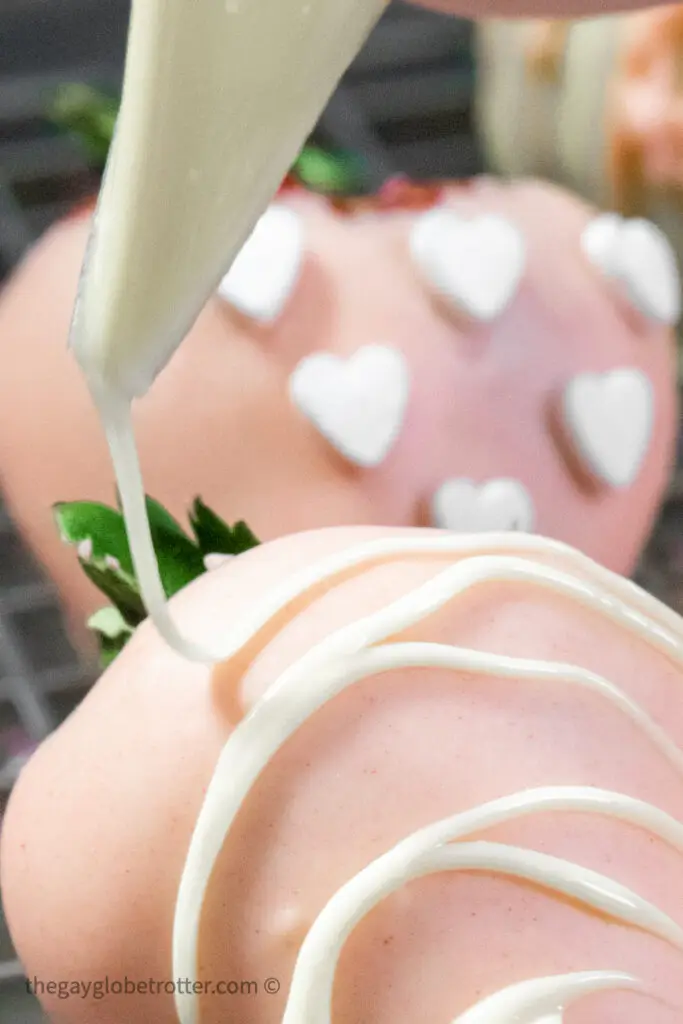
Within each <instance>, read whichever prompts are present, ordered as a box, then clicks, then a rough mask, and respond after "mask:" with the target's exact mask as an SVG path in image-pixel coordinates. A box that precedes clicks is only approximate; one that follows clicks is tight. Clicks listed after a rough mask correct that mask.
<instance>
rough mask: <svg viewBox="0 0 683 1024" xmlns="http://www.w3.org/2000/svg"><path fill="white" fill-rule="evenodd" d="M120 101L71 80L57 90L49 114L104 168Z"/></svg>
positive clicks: (60, 127)
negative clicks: (70, 82)
mask: <svg viewBox="0 0 683 1024" xmlns="http://www.w3.org/2000/svg"><path fill="white" fill-rule="evenodd" d="M118 112H119V100H118V99H116V98H115V97H113V96H108V95H107V94H106V93H102V92H100V91H99V90H97V89H93V88H92V87H91V86H89V85H84V84H82V83H72V84H68V85H64V86H62V87H61V88H60V89H58V90H57V92H56V93H55V95H54V96H53V98H52V102H51V103H50V105H49V108H48V117H49V119H50V120H51V121H52V122H53V124H55V125H56V126H57V127H58V128H59V129H61V130H62V131H64V132H67V133H68V134H69V135H72V136H73V137H74V138H76V139H77V140H78V142H79V143H80V144H81V145H82V146H83V148H84V150H85V152H86V154H87V156H88V158H89V159H90V160H91V161H92V163H93V164H94V165H95V167H98V168H103V167H104V165H105V163H106V162H107V155H108V153H109V148H110V146H111V142H112V138H113V137H114V127H115V125H116V118H117V116H118Z"/></svg>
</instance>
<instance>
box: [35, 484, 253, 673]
mask: <svg viewBox="0 0 683 1024" xmlns="http://www.w3.org/2000/svg"><path fill="white" fill-rule="evenodd" d="M117 501H118V504H119V506H120V500H118V496H117ZM146 501H147V512H148V515H149V521H150V530H151V533H152V541H153V543H154V550H155V553H156V556H157V561H158V565H159V574H160V576H161V581H162V583H163V586H164V591H165V593H166V596H167V597H172V596H173V595H174V594H175V593H177V592H178V591H179V590H181V589H182V588H183V587H185V586H186V585H187V584H188V583H191V582H192V581H193V580H195V579H197V577H198V576H201V575H203V573H205V572H206V566H205V564H204V558H205V556H206V555H209V554H221V555H239V554H241V553H242V552H243V551H248V550H249V549H250V548H253V547H256V546H257V545H258V544H259V543H260V541H259V540H258V539H257V538H256V537H255V536H254V534H253V533H252V532H251V530H250V529H249V527H248V526H247V524H246V523H244V522H241V521H240V522H238V523H235V525H234V526H228V524H227V523H225V522H224V521H223V520H222V519H221V518H220V516H217V515H216V513H215V512H213V511H212V510H211V509H210V508H209V507H208V505H205V504H204V502H203V501H202V500H201V498H197V499H196V500H195V502H194V504H193V505H192V509H191V512H190V523H191V526H192V532H193V534H194V538H193V537H190V536H189V535H188V534H187V533H186V532H185V531H184V530H183V528H182V527H181V525H180V524H179V523H178V521H177V520H176V519H174V518H173V516H172V515H171V514H170V513H169V512H167V510H166V509H165V508H164V507H163V505H160V504H159V502H158V501H155V500H154V499H153V498H149V497H147V498H146ZM54 515H55V521H56V523H57V527H58V529H59V532H60V534H61V536H62V539H63V540H64V541H65V542H66V543H68V544H72V545H74V546H75V547H76V549H77V553H78V560H79V563H80V565H81V568H82V569H83V572H84V573H85V575H86V576H87V577H88V579H89V580H91V582H92V583H94V584H95V586H96V587H97V588H98V590H100V591H101V592H102V593H103V594H104V595H105V597H107V599H108V600H109V601H110V602H111V605H112V606H110V607H106V608H103V609H101V610H100V611H99V612H97V613H96V614H95V615H93V616H92V617H91V618H90V620H89V622H88V625H89V627H90V628H91V629H92V630H93V631H94V632H95V633H97V636H98V640H99V645H100V657H101V661H102V665H103V666H106V665H109V664H111V662H112V661H113V660H114V659H115V658H116V656H117V655H118V654H119V653H120V651H121V650H123V648H124V646H125V645H126V643H127V642H128V640H129V639H130V637H131V636H132V633H133V630H134V629H135V628H136V627H137V626H139V625H140V623H141V622H143V621H144V620H145V619H146V618H147V612H146V609H145V607H144V604H143V601H142V597H141V595H140V587H139V584H138V580H137V578H136V575H135V571H134V568H133V560H132V557H131V553H130V546H129V543H128V536H127V534H126V527H125V523H124V520H123V514H122V512H121V510H120V507H119V508H118V509H116V508H109V507H108V506H107V505H101V504H99V503H98V502H92V501H74V502H59V503H58V504H56V505H55V506H54Z"/></svg>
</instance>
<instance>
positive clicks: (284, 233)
mask: <svg viewBox="0 0 683 1024" xmlns="http://www.w3.org/2000/svg"><path fill="white" fill-rule="evenodd" d="M303 250H304V232H303V226H302V223H301V219H300V217H299V216H298V214H297V213H295V212H294V210H292V209H290V208H289V207H287V206H281V205H278V204H277V203H274V204H273V205H272V206H270V207H269V208H268V209H267V210H266V212H265V213H264V214H263V216H262V217H261V219H260V220H259V221H258V223H257V225H256V227H255V228H254V230H253V232H252V233H251V235H250V236H249V238H248V239H247V241H246V243H245V244H244V246H243V247H242V249H241V250H240V252H239V253H238V255H237V258H236V260H235V262H234V263H233V265H232V267H231V268H230V270H229V271H228V273H227V274H226V275H225V277H224V278H223V280H222V281H221V283H220V285H219V286H218V294H219V295H220V297H221V298H222V299H223V300H224V301H225V302H227V303H229V304H230V305H231V306H234V307H235V309H238V310H239V311H240V312H241V313H244V314H245V315H246V316H248V317H251V318H252V319H253V320H259V321H261V322H263V323H271V322H272V321H274V320H276V319H277V317H278V316H279V315H280V313H281V312H282V310H283V309H284V307H285V305H286V303H287V300H288V299H289V296H290V295H291V293H292V292H293V290H294V287H295V285H296V282H297V280H298V277H299V272H300V270H301V264H302V260H303Z"/></svg>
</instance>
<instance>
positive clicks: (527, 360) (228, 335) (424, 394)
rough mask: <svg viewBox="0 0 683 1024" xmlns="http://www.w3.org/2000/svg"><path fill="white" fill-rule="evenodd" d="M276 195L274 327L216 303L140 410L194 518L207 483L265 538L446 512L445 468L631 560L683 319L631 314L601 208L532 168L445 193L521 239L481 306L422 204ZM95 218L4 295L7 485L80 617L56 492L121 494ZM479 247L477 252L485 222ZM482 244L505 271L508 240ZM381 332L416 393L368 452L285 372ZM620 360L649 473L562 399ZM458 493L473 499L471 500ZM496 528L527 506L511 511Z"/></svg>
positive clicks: (85, 591) (148, 446) (151, 443)
mask: <svg viewBox="0 0 683 1024" xmlns="http://www.w3.org/2000/svg"><path fill="white" fill-rule="evenodd" d="M279 202H281V203H282V204H284V205H285V206H286V207H287V208H289V209H290V210H293V211H295V212H296V213H297V215H298V216H299V218H300V223H301V227H302V239H303V251H302V259H301V264H300V267H299V272H298V275H296V277H295V281H294V285H293V287H292V289H291V293H290V294H289V295H288V296H287V299H286V302H285V303H284V306H283V308H282V311H281V313H280V315H279V316H278V317H277V318H276V319H275V320H274V321H273V322H272V323H270V324H264V323H257V322H255V321H254V320H251V319H249V317H248V316H247V315H245V314H244V312H239V311H238V310H236V309H235V308H234V306H232V305H230V304H229V303H228V302H225V301H223V300H222V299H220V298H219V297H216V298H214V299H212V301H211V302H210V303H209V304H208V306H207V307H206V309H205V311H204V312H203V314H202V315H201V317H200V319H199V320H198V322H197V324H196V325H195V327H194V329H193V330H192V331H191V333H190V335H189V336H188V338H187V339H186V341H185V343H184V345H183V346H182V347H181V349H180V350H179V352H178V354H177V355H176V356H175V357H174V359H173V360H172V361H171V363H170V365H169V366H168V368H167V369H166V371H164V373H163V374H162V376H161V377H160V379H159V380H158V381H157V383H156V384H155V386H154V387H153V388H152V390H151V392H150V393H149V394H148V395H147V396H146V397H145V399H144V400H143V401H141V402H140V403H139V404H138V407H137V408H136V410H135V419H136V431H137V438H138V442H139V445H140V451H141V459H142V466H143V472H144V478H145V486H146V488H147V491H148V493H149V494H151V495H152V496H154V497H155V498H157V499H158V500H160V501H161V502H163V503H164V504H165V505H166V506H167V507H168V508H169V510H170V511H171V512H172V513H173V514H175V515H176V516H179V517H181V518H182V517H184V514H185V511H186V509H187V508H188V506H189V504H190V502H191V501H192V499H193V498H194V496H195V495H197V494H199V495H201V496H202V498H203V499H204V500H205V501H206V502H207V503H208V504H209V505H211V506H212V507H213V508H215V509H216V511H217V512H219V514H221V515H222V516H223V517H224V518H226V519H227V520H229V521H232V520H236V519H239V518H241V519H245V520H246V521H247V522H248V523H249V525H250V526H251V527H252V529H253V530H254V531H255V532H256V534H257V535H258V536H259V537H261V538H262V539H264V540H268V539H271V538H274V537H276V536H280V535H283V534H286V533H288V532H292V531H297V530H300V529H309V528H317V527H322V526H333V525H344V524H349V525H353V524H359V525H360V524H377V525H389V526H429V525H439V526H444V525H445V526H448V527H449V528H461V527H462V526H463V524H462V523H461V522H453V521H451V519H449V520H448V521H446V522H442V521H438V522H435V518H434V499H435V495H436V494H437V492H438V491H439V489H440V488H441V487H442V486H443V485H444V484H446V483H447V482H453V481H458V482H462V481H472V482H473V484H474V485H475V486H476V487H477V488H481V487H482V486H483V485H485V484H486V483H488V482H490V481H492V480H493V481H496V480H501V479H503V480H510V479H512V480H513V481H516V483H517V484H519V485H521V486H522V487H523V488H524V491H525V492H526V493H527V494H528V495H529V496H530V498H531V501H532V503H533V510H532V511H533V528H534V529H535V530H537V531H538V532H541V533H543V534H546V535H548V536H551V537H555V538H557V539H560V540H563V541H566V542H568V543H570V544H572V545H574V546H576V547H578V548H579V549H581V550H583V551H585V552H586V553H587V554H589V555H590V556H591V557H594V558H595V559H596V560H598V561H600V562H602V563H603V564H605V565H606V566H608V567H610V568H613V569H615V570H617V571H622V572H626V573H628V572H630V571H631V570H632V568H633V567H634V565H635V563H636V560H637V558H638V555H639V553H640V551H641V549H642V546H643V544H644V542H645V539H646V537H647V535H648V533H649V530H650V528H651V524H652V522H653V519H654V516H655V513H656V510H657V507H658V505H659V501H660V498H661V496H662V494H663V491H664V489H665V486H666V483H667V480H668V475H669V471H670V465H671V460H672V450H673V444H674V437H675V429H676V398H675V384H674V350H673V341H672V334H671V331H670V330H669V329H668V328H665V327H662V326H659V325H657V324H656V323H655V322H654V321H648V320H647V319H646V318H645V317H643V316H642V315H640V314H637V313H636V312H635V310H634V309H633V308H631V307H630V306H629V304H628V303H627V302H625V301H624V300H623V299H622V296H621V294H620V293H619V292H618V290H617V289H616V288H615V287H614V286H613V285H611V284H610V283H609V282H608V280H607V279H606V277H605V276H604V275H603V274H602V273H601V272H599V271H598V270H596V269H595V267H594V266H592V265H591V264H590V263H589V262H588V261H587V260H586V258H585V257H584V255H583V252H582V248H581V234H582V231H583V230H584V228H585V227H586V225H587V224H588V223H589V222H590V220H591V218H592V217H593V216H594V212H593V211H591V210H590V209H588V208H587V207H585V206H584V205H583V204H582V203H580V202H579V201H578V200H576V199H574V198H573V197H571V196H570V195H568V194H567V193H565V192H563V191H560V190H558V189H556V188H553V187H551V186H546V185H541V184H536V183H521V184H518V185H506V184H501V183H498V182H496V181H495V180H492V179H485V178H482V179H475V180H474V181H473V182H471V183H469V185H467V186H465V187H459V188H458V187H451V188H449V189H447V190H446V192H445V193H444V204H445V205H446V206H447V207H448V208H450V209H452V210H453V211H455V212H456V213H457V214H459V215H461V217H462V219H463V220H464V221H467V222H472V223H476V222H477V218H481V217H482V216H491V215H495V216H498V217H500V218H503V220H504V221H505V222H506V224H507V226H508V228H510V229H511V230H512V231H513V232H516V234H517V236H518V238H519V239H521V242H522V244H523V247H524V252H525V266H524V268H523V273H522V276H521V279H520V281H519V284H518V285H517V286H515V287H513V288H512V290H511V294H510V296H509V302H508V303H507V305H506V306H505V308H503V309H502V311H501V312H500V314H499V315H498V316H496V317H494V318H493V319H492V320H491V321H490V322H488V323H486V322H477V321H476V320H473V319H472V318H471V317H470V318H468V317H467V316H466V315H465V313H463V310H462V309H461V308H459V307H458V308H455V307H453V306H452V304H449V302H448V301H446V300H444V298H443V296H439V294H438V292H437V290H436V289H435V287H434V285H433V281H432V280H431V279H429V278H428V275H426V274H425V272H424V270H423V269H422V268H421V267H419V266H418V265H417V264H416V261H415V259H414V256H413V255H412V252H411V236H412V234H413V233H414V231H415V228H416V224H417V223H418V221H419V219H420V218H422V217H424V216H428V215H429V210H424V209H410V208H408V207H409V204H407V205H405V206H404V208H400V204H399V208H392V205H391V203H389V202H388V201H387V202H385V208H384V209H382V208H379V209H375V210H373V209H372V208H371V209H367V208H366V209H364V208H362V207H360V208H359V209H357V210H356V211H353V212H347V213H340V212H338V211H336V210H335V209H334V208H333V207H331V206H330V205H329V204H328V203H327V202H325V201H324V200H323V199H321V198H318V197H315V196H312V195H310V194H306V193H304V192H297V191H294V192H287V193H284V194H283V195H282V196H281V197H279ZM380 205H381V204H380ZM87 228H88V225H87V221H85V220H84V219H81V220H73V221H71V222H68V223H65V224H62V225H59V226H57V227H56V228H55V229H53V230H52V231H51V232H50V233H49V234H48V235H47V236H46V237H45V238H44V239H43V240H42V241H41V242H40V243H38V245H37V246H36V248H35V249H34V251H33V252H32V253H31V254H30V255H29V257H28V259H27V260H26V262H25V263H24V265H23V266H22V267H21V268H20V270H19V271H18V273H17V274H16V276H15V277H14V279H13V280H12V281H11V282H10V284H9V285H8V286H7V288H6V290H5V292H4V294H3V296H2V298H1V299H0V339H1V344H2V347H3V348H2V351H3V373H2V375H1V376H0V484H1V486H2V487H3V490H4V492H5V494H6V498H7V501H8V503H9V507H10V508H11V510H12V512H13V513H14V515H15V517H16V519H17V521H18V522H19V524H20V525H21V527H22V528H23V530H24V532H25V535H26V537H27V538H28V541H29V542H30V544H31V545H32V546H33V548H34V550H35V551H36V552H37V554H38V555H39V557H40V558H41V559H42V560H43V562H44V563H45V565H46V567H47V569H48V571H49V573H50V574H51V576H52V577H53V578H54V579H55V581H56V583H57V585H58V586H59V588H60V590H61V592H62V594H63V595H64V597H65V599H66V603H67V608H68V610H69V611H70V614H71V620H72V623H73V624H74V627H75V628H77V626H78V624H79V623H82V622H83V620H84V618H85V615H86V614H87V613H89V612H92V611H93V610H95V608H96V607H98V604H99V600H98V595H97V594H96V592H95V591H94V589H93V588H92V587H91V585H90V583H89V582H88V581H87V580H86V579H85V578H84V577H83V576H82V573H81V570H80V569H79V567H78V565H77V563H76V559H75V557H74V553H73V551H71V550H69V549H67V548H65V547H64V546H63V545H62V544H61V543H60V541H59V538H58V537H57V535H56V531H55V528H54V524H53V520H52V516H51V512H50V508H51V505H52V504H53V503H54V502H56V501H59V500H64V501H69V500H77V499H88V500H99V501H105V502H107V503H111V502H112V500H113V475H112V470H111V464H110V461H109V458H108V452H107V448H106V445H105V441H104V437H103V433H102V430H101V428H100V425H99V423H98V420H97V417H96V414H95V411H94V408H93V407H92V404H91V400H90V396H89V394H88V392H87V388H86V385H85V383H84V381H83V379H82V377H81V373H80V370H79V368H78V367H77V365H76V362H75V360H74V359H73V358H72V356H71V354H70V353H69V352H68V350H67V347H66V342H67V335H68V326H69V320H70V316H71V311H72V306H73V301H74V296H75V290H76V284H77V279H78V271H79V268H80V264H81V260H82V257H83V247H84V244H85V239H86V234H87ZM472 244H473V245H474V249H475V250H476V249H477V245H478V242H477V240H476V238H475V239H474V241H473V243H472ZM446 257H447V258H446V270H447V272H450V270H451V269H452V267H454V266H461V267H462V266H464V265H467V264H468V263H470V262H471V260H472V256H471V252H470V251H469V250H468V249H467V246H465V247H464V248H458V247H457V246H456V247H455V248H454V249H453V250H452V252H451V251H448V252H447V253H446ZM475 259H477V260H480V262H482V261H483V262H482V265H483V266H484V267H489V270H487V271H486V272H487V273H490V275H491V282H496V281H498V280H499V278H500V274H501V269H500V268H499V266H498V264H497V263H496V259H497V256H496V249H495V246H493V247H492V248H491V251H490V252H488V251H485V248H484V250H483V251H482V252H477V251H475ZM503 269H504V268H503ZM368 346H381V347H382V348H384V349H389V350H391V352H393V353H397V354H398V358H399V359H401V357H402V360H403V363H404V365H405V368H406V369H407V380H408V382H409V383H408V386H409V390H408V395H407V401H406V403H405V407H404V408H403V410H402V411H400V414H397V418H396V423H397V428H396V431H395V435H396V436H395V439H394V440H393V442H392V443H391V444H390V445H389V449H388V451H387V452H386V454H385V455H383V456H382V458H380V460H379V462H378V463H377V464H376V465H373V466H362V465H358V464H354V462H353V461H352V460H349V458H348V457H347V456H346V455H345V454H344V452H343V451H340V450H339V446H335V445H334V444H332V443H330V441H329V439H328V438H327V437H326V436H324V434H323V432H321V430H320V429H319V426H318V425H316V423H315V422H312V421H311V419H310V417H308V416H307V415H305V414H304V413H302V411H301V409H300V408H295V407H294V405H293V403H292V401H291V399H290V393H289V389H290V378H291V376H292V374H293V372H294V370H295V369H296V368H297V367H298V366H299V365H300V364H301V361H302V360H304V359H305V358H306V357H309V356H311V355H312V354H315V353H332V354H334V355H335V356H337V357H341V359H343V360H346V359H348V358H349V357H351V356H352V355H353V354H354V353H355V352H357V351H358V350H361V349H365V348H367V347H368ZM624 368H625V369H627V370H628V371H629V372H633V371H635V372H636V373H637V374H638V373H639V374H642V375H644V379H645V382H646V384H647V387H648V388H649V389H650V390H651V393H652V398H653V402H652V409H653V420H652V431H651V437H650V439H649V441H648V442H647V443H646V445H645V450H644V455H643V458H642V460H641V462H639V466H638V469H637V472H636V474H635V479H634V480H633V482H632V483H630V484H629V485H628V486H625V487H614V486H611V485H609V483H607V482H605V480H604V479H600V478H597V477H596V476H595V473H594V472H593V471H592V470H591V468H590V466H587V464H586V460H585V459H584V458H581V457H577V444H576V443H574V441H573V440H572V437H568V436H567V430H566V429H565V428H566V423H564V419H563V413H562V401H563V395H564V394H565V391H566V388H567V387H568V385H569V384H570V383H571V382H572V381H573V380H574V378H576V376H577V375H581V374H586V373H599V374H604V373H608V372H611V371H613V370H622V369H624ZM387 381H388V377H386V376H381V378H380V379H379V380H378V382H377V386H376V388H375V391H374V392H371V393H370V394H369V395H366V397H365V400H364V404H365V410H366V412H367V409H368V408H374V403H377V404H378V405H379V404H380V403H381V402H383V401H385V399H386V398H387V393H388V391H389V385H388V384H387V383H386V382H387ZM366 383H367V382H366ZM323 405H325V403H324V402H323ZM361 405H363V403H361ZM598 405H600V403H598ZM596 412H597V413H599V412H600V410H599V408H598V409H597V410H596V409H595V408H594V409H593V414H595V413H596ZM630 419H631V414H630V410H629V407H628V405H627V406H626V407H624V409H622V410H620V411H618V415H617V417H616V421H615V422H614V423H613V424H612V425H611V426H612V427H613V428H614V427H616V432H617V436H621V433H622V431H625V430H626V429H627V427H628V426H629V420H630ZM588 434H589V440H590V434H591V428H590V426H589V428H588ZM624 436H625V435H624ZM624 443H626V442H624ZM617 447H618V446H617ZM457 493H458V492H457V489H456V496H457ZM479 497H480V495H478V494H475V495H474V497H473V498H472V495H471V494H470V499H471V500H472V501H474V505H473V511H472V509H471V515H470V519H469V521H468V522H465V523H464V526H465V528H468V529H481V528H484V526H485V525H486V524H484V521H483V516H482V517H480V516H479V514H478V511H477V505H476V502H477V501H478V500H479ZM505 500H506V499H503V506H505ZM450 504H451V513H452V511H453V509H455V511H456V512H457V513H458V514H459V510H460V509H461V508H462V502H460V501H459V499H458V500H455V499H452V500H451V503H450ZM503 511H505V509H504V508H503ZM451 518H452V517H451ZM522 519H524V517H522ZM492 525H493V526H498V527H499V528H506V527H512V526H514V525H515V523H514V522H508V521H507V520H506V518H505V515H503V516H502V519H501V513H500V509H499V511H498V512H497V513H496V514H495V515H494V517H493V522H492ZM522 526H524V523H522Z"/></svg>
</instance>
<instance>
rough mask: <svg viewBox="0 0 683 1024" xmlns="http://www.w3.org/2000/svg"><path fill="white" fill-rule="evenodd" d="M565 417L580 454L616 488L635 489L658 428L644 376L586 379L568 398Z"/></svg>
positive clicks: (619, 373) (631, 372) (617, 373)
mask: <svg viewBox="0 0 683 1024" xmlns="http://www.w3.org/2000/svg"><path fill="white" fill-rule="evenodd" d="M563 412H564V419H565V423H566V426H567V427H568V429H569V432H570V434H571V437H572V440H573V442H574V444H575V446H576V450H577V453H578V454H579V455H580V456H581V457H582V458H583V459H584V460H585V462H586V464H587V466H588V468H589V469H590V470H592V472H593V473H595V474H596V475H597V476H598V477H600V478H602V479H603V480H605V481H606V483H608V484H610V485H611V486H612V487H628V486H629V484H631V483H633V481H634V480H635V478H636V476H637V475H638V472H639V470H640V467H641V465H642V463H643V460H644V458H645V455H646V454H647V449H648V445H649V444H650V438H651V437H652V428H653V425H654V393H653V389H652V384H651V382H650V379H649V377H647V376H646V375H645V374H644V373H643V372H642V371H641V370H635V369H619V370H612V371H611V372H609V373H603V374H598V373H584V374H580V375H579V376H577V377H574V378H573V380H572V381H570V383H569V384H568V386H567V388H566V389H565V392H564V397H563Z"/></svg>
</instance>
